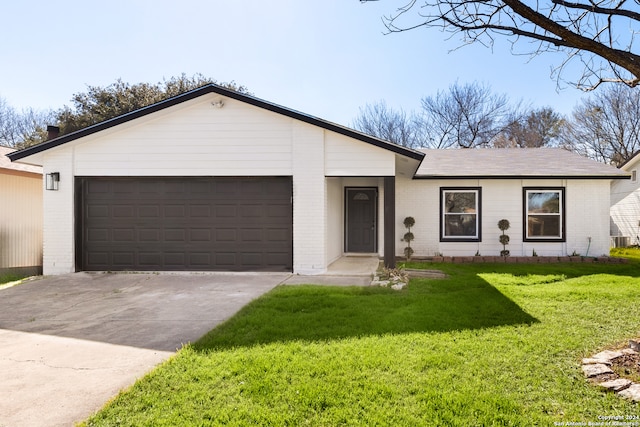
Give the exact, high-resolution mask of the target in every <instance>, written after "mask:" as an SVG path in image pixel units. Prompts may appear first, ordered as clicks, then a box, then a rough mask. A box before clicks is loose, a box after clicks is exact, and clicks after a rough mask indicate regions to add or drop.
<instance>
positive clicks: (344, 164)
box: [324, 131, 396, 176]
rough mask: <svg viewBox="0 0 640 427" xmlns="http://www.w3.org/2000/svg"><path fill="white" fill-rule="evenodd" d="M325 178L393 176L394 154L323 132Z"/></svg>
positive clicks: (335, 134) (332, 133)
mask: <svg viewBox="0 0 640 427" xmlns="http://www.w3.org/2000/svg"><path fill="white" fill-rule="evenodd" d="M325 134H326V136H325V156H326V161H325V172H324V173H325V175H326V176H394V175H395V162H396V157H395V154H394V153H392V152H391V151H388V150H384V149H381V148H378V147H375V146H373V145H371V144H367V143H366V142H361V141H356V140H353V139H351V138H348V137H346V136H343V135H340V134H337V133H334V132H328V131H327V132H325Z"/></svg>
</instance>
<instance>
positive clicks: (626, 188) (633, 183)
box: [611, 153, 640, 247]
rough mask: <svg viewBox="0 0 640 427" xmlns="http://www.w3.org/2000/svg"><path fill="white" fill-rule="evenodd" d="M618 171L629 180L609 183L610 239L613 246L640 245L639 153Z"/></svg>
mask: <svg viewBox="0 0 640 427" xmlns="http://www.w3.org/2000/svg"><path fill="white" fill-rule="evenodd" d="M620 169H621V170H622V171H624V172H627V173H628V174H630V175H631V179H629V180H624V181H620V180H614V181H612V182H611V237H612V243H613V246H618V247H624V246H631V245H640V179H639V177H638V171H640V153H638V154H636V155H635V156H634V157H632V158H631V159H630V160H628V161H627V162H625V163H624V164H623V165H622V166H620Z"/></svg>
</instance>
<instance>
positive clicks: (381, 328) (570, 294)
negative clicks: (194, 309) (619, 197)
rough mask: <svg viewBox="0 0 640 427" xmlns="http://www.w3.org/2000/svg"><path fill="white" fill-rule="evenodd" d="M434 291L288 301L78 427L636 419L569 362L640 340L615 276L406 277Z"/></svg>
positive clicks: (633, 297)
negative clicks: (630, 340) (590, 382)
mask: <svg viewBox="0 0 640 427" xmlns="http://www.w3.org/2000/svg"><path fill="white" fill-rule="evenodd" d="M411 267H413V268H440V269H443V270H445V272H446V273H447V274H448V275H449V278H447V279H442V280H434V279H413V280H412V281H411V283H410V285H409V287H408V288H407V289H405V290H403V291H400V292H398V291H393V290H389V289H385V288H341V287H325V286H299V287H298V286H290V287H289V286H287V287H279V288H276V289H274V290H273V291H272V292H270V293H269V294H267V295H265V296H263V297H262V298H259V299H257V300H255V301H254V302H253V303H251V304H249V305H248V306H246V307H245V308H244V309H243V310H242V311H241V312H240V313H239V314H238V315H236V316H235V317H233V318H232V319H230V320H229V321H228V322H226V323H224V324H223V325H220V326H219V327H218V328H216V329H214V330H213V331H211V332H210V333H209V334H207V335H206V336H205V337H203V338H202V339H201V340H200V341H198V342H196V343H194V344H192V345H190V346H187V347H185V348H183V349H182V350H181V351H179V352H178V354H177V355H176V356H175V357H173V358H171V359H170V360H169V361H167V362H166V363H165V364H163V365H161V366H160V367H159V368H158V369H155V370H154V371H152V372H151V373H150V374H148V375H147V376H146V377H145V378H143V379H142V380H140V381H138V382H137V383H136V384H135V385H134V386H133V387H132V388H130V389H129V390H127V391H126V392H124V393H122V394H120V395H119V396H118V397H117V398H115V399H114V400H113V401H111V402H110V403H109V404H108V405H107V406H106V407H105V408H103V409H102V410H101V411H100V412H98V413H97V414H96V415H94V416H93V417H91V418H90V419H89V420H87V421H86V422H85V423H84V424H83V425H87V426H174V425H196V426H201V425H202V426H208V425H230V426H245V425H263V426H266V425H269V426H304V425H310V426H339V425H344V426H360V425H362V426H364V425H367V426H369V425H379V426H387V425H389V426H390V425H393V426H405V425H406V426H415V425H434V426H438V425H446V426H520V425H527V426H528V425H541V426H542V425H543V426H546V425H553V424H554V423H565V425H566V423H571V422H574V423H576V422H584V423H588V422H594V423H596V422H598V421H599V419H598V417H599V416H603V415H605V416H606V415H629V416H633V415H638V414H640V410H639V409H638V405H637V404H633V403H630V402H627V401H625V400H623V399H620V398H618V397H616V396H614V395H612V394H610V393H604V392H602V391H601V390H599V389H597V388H596V387H594V386H593V385H591V384H589V383H588V382H587V381H586V380H585V379H584V377H583V375H582V372H581V369H580V359H581V358H583V357H588V356H590V355H592V354H593V353H595V352H597V351H599V350H601V349H604V348H608V347H612V346H616V345H618V344H620V343H622V342H624V341H626V340H627V339H628V338H631V337H637V336H638V335H640V326H639V325H640V310H638V305H639V303H640V257H639V258H638V259H636V260H633V259H632V260H631V261H630V263H629V264H622V265H599V264H555V265H553V264H552V265H548V264H547V265H544V264H539V265H518V264H467V265H454V264H438V265H437V266H435V265H429V264H411Z"/></svg>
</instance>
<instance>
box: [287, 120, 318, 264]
mask: <svg viewBox="0 0 640 427" xmlns="http://www.w3.org/2000/svg"><path fill="white" fill-rule="evenodd" d="M292 126H293V130H292V132H293V133H292V134H293V138H292V169H293V271H294V272H295V273H300V274H317V273H322V272H324V271H325V269H326V267H327V260H326V251H325V244H326V231H327V225H326V220H327V213H326V212H327V211H326V209H327V205H326V183H325V178H324V132H323V130H322V129H319V128H315V127H312V126H309V125H304V124H302V123H300V124H297V123H294V124H293V125H292Z"/></svg>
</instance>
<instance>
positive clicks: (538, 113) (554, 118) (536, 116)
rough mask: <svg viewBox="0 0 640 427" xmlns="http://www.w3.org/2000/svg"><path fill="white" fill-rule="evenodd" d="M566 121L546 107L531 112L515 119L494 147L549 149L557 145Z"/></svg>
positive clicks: (497, 138)
mask: <svg viewBox="0 0 640 427" xmlns="http://www.w3.org/2000/svg"><path fill="white" fill-rule="evenodd" d="M564 123H565V120H564V119H563V118H562V116H560V114H558V113H556V112H555V111H553V109H551V108H549V107H546V108H540V109H537V110H531V111H529V112H528V113H526V114H524V115H522V117H520V118H518V117H515V118H514V119H513V120H511V123H510V124H509V125H508V126H507V127H506V128H505V129H504V131H503V132H502V133H501V134H500V135H498V136H497V137H496V139H495V141H494V143H493V146H494V147H502V148H505V147H520V148H533V147H549V146H553V145H556V142H557V139H558V137H559V136H560V132H561V129H562V126H563V125H564Z"/></svg>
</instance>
